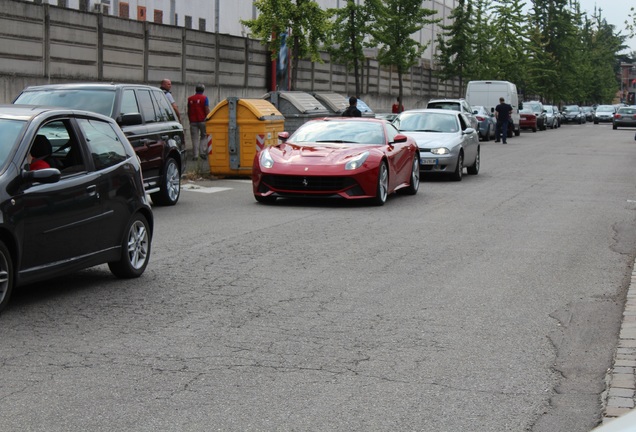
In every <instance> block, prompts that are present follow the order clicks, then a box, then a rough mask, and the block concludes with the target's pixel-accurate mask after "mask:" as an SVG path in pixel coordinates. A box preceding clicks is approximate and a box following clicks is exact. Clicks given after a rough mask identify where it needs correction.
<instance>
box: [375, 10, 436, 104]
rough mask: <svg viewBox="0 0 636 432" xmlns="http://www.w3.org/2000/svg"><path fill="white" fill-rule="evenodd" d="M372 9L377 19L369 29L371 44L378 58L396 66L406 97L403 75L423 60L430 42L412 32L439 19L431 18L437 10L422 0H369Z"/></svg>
mask: <svg viewBox="0 0 636 432" xmlns="http://www.w3.org/2000/svg"><path fill="white" fill-rule="evenodd" d="M366 4H367V6H368V7H369V12H370V14H371V15H372V16H373V18H374V19H375V22H374V23H373V24H372V25H371V27H370V29H369V34H370V36H371V41H370V44H369V45H370V46H375V47H377V48H378V61H379V63H380V64H382V65H386V66H394V67H395V68H396V69H397V73H398V81H399V96H398V97H399V98H400V100H403V98H402V87H403V84H402V76H403V74H404V73H406V72H407V71H408V70H409V69H410V68H411V67H412V66H414V65H415V64H417V63H418V62H419V61H420V58H421V56H422V52H424V50H425V49H426V47H427V45H422V44H420V43H419V42H417V41H415V40H414V39H413V38H412V37H411V35H413V34H414V33H416V32H417V31H419V30H421V29H422V28H423V27H424V26H425V25H428V24H433V23H436V22H438V21H439V20H437V19H432V18H430V17H431V16H433V15H435V14H436V13H437V11H434V10H431V9H426V8H423V7H422V0H367V2H366Z"/></svg>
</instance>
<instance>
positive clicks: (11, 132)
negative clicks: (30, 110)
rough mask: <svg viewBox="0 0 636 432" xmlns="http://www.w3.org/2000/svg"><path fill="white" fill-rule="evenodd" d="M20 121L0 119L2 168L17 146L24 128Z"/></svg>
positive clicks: (0, 163)
mask: <svg viewBox="0 0 636 432" xmlns="http://www.w3.org/2000/svg"><path fill="white" fill-rule="evenodd" d="M26 124H27V123H26V122H25V121H22V120H13V119H0V137H2V140H1V141H0V166H4V164H5V162H6V161H7V158H8V157H9V155H10V154H11V153H12V152H13V149H14V148H15V147H16V146H17V145H18V140H19V139H20V136H21V135H22V131H23V130H24V128H25V127H26Z"/></svg>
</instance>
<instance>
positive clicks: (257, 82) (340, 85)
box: [0, 0, 460, 112]
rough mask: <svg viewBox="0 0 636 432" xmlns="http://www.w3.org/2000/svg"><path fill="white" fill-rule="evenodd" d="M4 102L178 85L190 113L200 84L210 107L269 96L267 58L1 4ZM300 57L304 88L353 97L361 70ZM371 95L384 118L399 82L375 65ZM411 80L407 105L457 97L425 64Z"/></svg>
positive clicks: (99, 19)
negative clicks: (62, 87)
mask: <svg viewBox="0 0 636 432" xmlns="http://www.w3.org/2000/svg"><path fill="white" fill-rule="evenodd" d="M0 29H2V31H0V103H10V102H11V101H12V100H13V99H14V98H15V97H16V96H17V95H18V94H19V93H20V91H21V90H22V89H23V88H24V87H25V86H28V85H36V84H48V83H59V82H72V81H107V82H111V81H112V82H139V83H149V84H152V85H159V83H160V81H161V80H162V79H163V78H169V79H171V80H172V83H173V95H174V97H175V100H176V101H177V103H178V104H179V106H180V107H182V108H181V109H182V111H183V110H184V108H185V105H186V99H187V97H188V96H189V95H191V94H192V93H194V86H195V85H196V83H199V82H201V83H203V84H205V86H206V94H207V95H208V97H209V98H210V104H211V106H215V105H216V104H217V103H218V102H220V101H222V100H224V99H226V98H227V97H230V96H236V97H240V98H259V97H261V96H262V95H263V94H265V93H266V92H267V91H268V88H267V84H268V83H267V76H266V75H267V70H268V68H269V52H268V51H267V50H266V47H265V46H264V45H262V44H261V43H260V42H259V41H255V40H251V39H247V38H243V37H239V36H231V35H227V34H220V33H209V32H203V31H197V30H190V29H185V28H183V27H174V26H169V25H162V24H154V23H151V22H140V21H135V20H127V19H122V18H117V17H114V16H109V15H102V14H95V13H87V12H80V11H77V10H73V9H66V8H60V7H56V6H51V5H48V4H42V5H38V4H34V3H31V2H25V1H19V0H3V1H1V2H0ZM322 59H323V61H324V63H312V62H309V61H301V62H300V65H299V70H298V79H299V81H298V88H297V90H305V91H325V92H336V93H341V94H343V95H346V96H349V95H352V94H353V93H354V92H355V81H354V77H353V73H352V72H351V71H347V69H346V68H345V67H344V66H343V65H339V64H334V63H331V62H330V59H329V55H328V54H326V53H324V54H323V55H322ZM362 75H363V76H362V79H363V94H361V95H359V96H360V97H361V98H362V99H363V100H364V101H365V102H366V103H367V104H368V105H369V106H371V108H372V109H374V110H375V111H376V112H386V111H390V106H391V104H392V103H393V102H394V100H395V97H396V96H397V94H398V76H397V73H396V72H395V71H394V70H391V68H386V67H380V66H379V64H378V62H377V61H376V60H375V59H368V60H367V62H366V64H365V65H364V69H363V71H362ZM403 80H404V95H405V96H404V105H405V107H406V108H417V107H421V106H424V105H425V104H426V102H427V101H428V99H430V98H432V97H459V96H460V89H459V87H458V85H457V83H456V82H454V83H439V82H438V81H437V79H436V78H434V76H433V73H432V70H431V69H430V67H429V66H428V65H426V64H424V65H423V66H416V67H413V68H412V69H411V71H410V73H409V74H406V75H405V76H404V77H403Z"/></svg>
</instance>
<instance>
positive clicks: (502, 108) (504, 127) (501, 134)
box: [495, 97, 512, 144]
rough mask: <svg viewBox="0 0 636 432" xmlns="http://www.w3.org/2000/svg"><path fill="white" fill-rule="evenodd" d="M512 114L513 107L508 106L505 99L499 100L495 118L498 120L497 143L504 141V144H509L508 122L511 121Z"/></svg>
mask: <svg viewBox="0 0 636 432" xmlns="http://www.w3.org/2000/svg"><path fill="white" fill-rule="evenodd" d="M511 114H512V105H510V104H507V103H506V101H505V99H504V98H502V97H500V98H499V105H497V106H496V107H495V117H496V118H497V127H496V128H495V130H496V132H495V142H499V140H500V139H501V140H503V143H504V144H507V142H506V140H507V139H508V122H509V121H510V115H511Z"/></svg>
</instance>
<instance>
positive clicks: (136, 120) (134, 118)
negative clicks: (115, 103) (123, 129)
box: [117, 113, 143, 126]
mask: <svg viewBox="0 0 636 432" xmlns="http://www.w3.org/2000/svg"><path fill="white" fill-rule="evenodd" d="M142 123H143V120H142V118H141V114H140V113H130V114H122V115H120V116H119V117H117V124H118V125H119V126H132V125H138V124H142Z"/></svg>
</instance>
